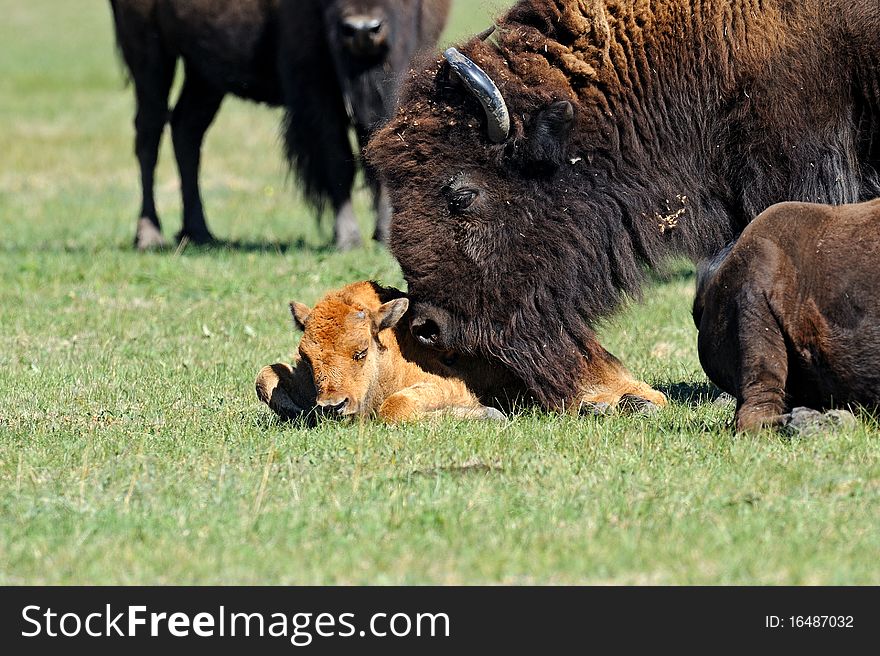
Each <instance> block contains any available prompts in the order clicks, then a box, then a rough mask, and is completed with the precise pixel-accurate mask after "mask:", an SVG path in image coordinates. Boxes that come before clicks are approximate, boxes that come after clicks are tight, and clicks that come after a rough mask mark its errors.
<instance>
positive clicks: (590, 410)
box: [578, 401, 611, 417]
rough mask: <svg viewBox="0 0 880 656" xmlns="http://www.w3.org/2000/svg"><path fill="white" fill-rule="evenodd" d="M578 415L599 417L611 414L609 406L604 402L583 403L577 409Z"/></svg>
mask: <svg viewBox="0 0 880 656" xmlns="http://www.w3.org/2000/svg"><path fill="white" fill-rule="evenodd" d="M578 412H579V414H582V415H587V416H589V417H600V416H602V415H607V414H608V413H610V412H611V404H610V403H605V402H595V401H584V402H583V403H581V407H580V408H578Z"/></svg>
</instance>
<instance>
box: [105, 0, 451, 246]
mask: <svg viewBox="0 0 880 656" xmlns="http://www.w3.org/2000/svg"><path fill="white" fill-rule="evenodd" d="M449 4H450V0H110V5H111V7H112V9H113V16H114V19H115V26H116V36H117V42H118V44H119V48H120V50H121V52H122V55H123V57H124V59H125V63H126V65H127V67H128V69H129V71H130V73H131V77H132V79H133V81H134V87H135V94H136V99H137V117H136V119H135V128H136V133H137V136H136V143H135V150H136V154H137V157H138V161H139V163H140V168H141V187H142V191H143V203H142V206H141V213H140V219H139V221H138V229H137V235H136V238H135V243H136V245H137V246H138V247H139V248H142V249H143V248H150V247H153V246H161V245H163V244H164V238H163V237H162V233H161V228H160V224H159V217H158V214H157V212H156V206H155V202H154V198H153V174H154V170H155V168H156V161H157V157H158V152H159V142H160V140H161V137H162V132H163V130H164V126H165V123H166V122H168V121H169V118H170V123H171V136H172V138H173V141H174V152H175V155H176V158H177V163H178V168H179V170H180V179H181V192H182V195H183V230H182V231H181V232H180V233H179V235H178V237H179V238H183V237H186V238H187V239H189V240H190V241H193V242H196V243H204V242H207V241H210V240H211V239H212V236H211V233H210V232H209V231H208V227H207V224H206V222H205V215H204V210H203V208H202V199H201V196H200V193H199V179H198V176H199V163H200V157H201V146H202V140H203V138H204V135H205V132H206V131H207V129H208V127H209V126H210V125H211V123H212V122H213V120H214V116H215V115H216V113H217V111H218V110H219V109H220V104H221V102H222V100H223V97H224V96H225V95H226V94H228V93H231V94H235V95H237V96H240V97H242V98H246V99H249V100H254V101H257V102H262V103H267V104H269V105H283V106H285V107H286V108H287V114H286V119H285V124H284V141H285V146H286V151H287V156H288V158H289V160H290V162H291V164H292V166H293V168H294V170H295V172H296V173H297V174H298V176H299V178H300V180H301V182H302V184H303V187H304V190H305V194H306V197H307V198H308V199H309V200H310V201H312V202H313V203H314V204H315V205H316V207H317V208H318V209H320V208H322V207H323V206H324V205H325V204H328V203H329V204H331V205H332V207H333V210H334V211H335V213H336V223H335V226H334V233H335V236H336V244H337V246H339V247H340V248H348V247H351V246H355V245H357V244H358V243H359V242H360V232H359V229H358V227H357V222H356V220H355V216H354V213H353V211H352V209H351V202H350V199H351V188H352V183H353V181H354V176H355V162H356V157H355V156H354V155H352V152H351V146H350V142H349V135H348V133H349V129H350V128H352V127H353V128H354V129H355V131H356V133H357V136H358V139H359V141H360V144H361V146H363V145H364V144H365V143H366V140H367V137H368V135H369V134H370V133H371V132H372V131H373V130H374V128H375V127H376V126H377V125H378V123H380V122H381V121H383V120H386V119H387V118H389V117H390V116H391V113H392V112H393V109H394V106H395V101H396V97H397V90H398V88H399V84H400V78H401V76H402V75H403V73H404V72H405V71H406V70H408V67H409V64H410V61H411V59H412V57H413V55H414V53H415V52H416V51H417V50H419V49H420V48H424V47H432V46H433V45H434V44H435V43H436V41H437V38H438V37H439V36H440V31H441V30H442V28H443V25H444V24H445V22H446V16H447V14H448V11H449ZM178 59H180V60H182V61H183V68H184V72H185V75H186V77H185V81H184V85H183V89H182V91H181V94H180V98H179V99H178V101H177V104H176V106H175V107H174V111H173V112H172V113H171V115H170V117H169V114H168V94H169V91H170V89H171V84H172V82H173V80H174V72H175V67H176V66H177V60H178ZM366 174H367V179H368V181H369V183H370V185H371V187H372V188H373V191H374V197H375V206H376V210H377V213H378V219H377V227H376V233H375V235H374V236H375V237H376V238H377V239H380V240H384V239H385V237H386V233H387V221H388V214H389V212H390V209H389V208H388V203H387V197H386V196H385V195H384V193H383V192H382V191H381V189H380V186H379V184H378V181H377V180H376V178H375V176H374V175H373V172H372V170H371V169H370V168H369V167H367V168H366Z"/></svg>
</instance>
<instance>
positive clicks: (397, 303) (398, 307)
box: [373, 298, 409, 333]
mask: <svg viewBox="0 0 880 656" xmlns="http://www.w3.org/2000/svg"><path fill="white" fill-rule="evenodd" d="M408 309H409V299H407V298H398V299H395V300H393V301H388V302H387V303H385V304H384V305H382V306H380V307H379V309H378V310H376V312H375V313H374V315H373V326H374V327H375V329H376V332H377V333H379V332H382V331H383V330H385V329H386V328H394V326H396V325H397V322H398V321H400V319H401V318H402V317H403V315H404V314H406V311H407V310H408Z"/></svg>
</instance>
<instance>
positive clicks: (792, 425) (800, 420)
mask: <svg viewBox="0 0 880 656" xmlns="http://www.w3.org/2000/svg"><path fill="white" fill-rule="evenodd" d="M784 417H785V421H784V423H783V426H782V430H783V432H785V433H786V434H788V435H792V436H799V437H809V436H813V435H821V434H823V433H830V432H833V431H835V430H838V429H841V428H849V427H852V426H855V425H856V423H858V419H856V416H855V415H854V414H853V413H851V412H849V411H848V410H829V411H828V412H819V411H818V410H812V409H810V408H794V409H793V410H792V411H791V412H790V413H789V414H787V415H784Z"/></svg>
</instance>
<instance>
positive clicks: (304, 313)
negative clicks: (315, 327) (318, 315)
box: [290, 301, 312, 331]
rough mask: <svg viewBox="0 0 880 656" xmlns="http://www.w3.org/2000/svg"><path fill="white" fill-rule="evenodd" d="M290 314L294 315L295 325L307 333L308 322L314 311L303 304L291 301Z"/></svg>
mask: <svg viewBox="0 0 880 656" xmlns="http://www.w3.org/2000/svg"><path fill="white" fill-rule="evenodd" d="M290 313H291V314H292V315H293V323H294V325H295V326H296V327H297V328H299V329H300V330H302V331H305V329H306V322H308V320H309V315H310V314H311V313H312V311H311V310H310V309H309V306H308V305H303V304H302V303H297V302H296V301H291V302H290Z"/></svg>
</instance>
